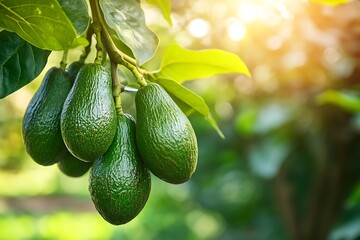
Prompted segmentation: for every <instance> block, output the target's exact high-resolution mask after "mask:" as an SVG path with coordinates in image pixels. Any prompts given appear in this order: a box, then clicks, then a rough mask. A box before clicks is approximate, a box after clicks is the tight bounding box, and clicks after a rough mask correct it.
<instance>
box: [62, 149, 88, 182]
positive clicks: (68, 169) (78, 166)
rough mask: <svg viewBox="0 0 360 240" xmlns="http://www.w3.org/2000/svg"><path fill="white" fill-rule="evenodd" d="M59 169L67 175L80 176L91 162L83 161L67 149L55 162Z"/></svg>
mask: <svg viewBox="0 0 360 240" xmlns="http://www.w3.org/2000/svg"><path fill="white" fill-rule="evenodd" d="M57 165H58V167H59V169H60V171H61V172H62V173H64V174H65V175H67V176H69V177H81V176H83V175H84V174H85V173H86V172H87V171H89V169H90V168H91V165H92V162H84V161H81V160H79V159H77V158H76V157H74V156H73V155H72V154H71V153H70V152H69V151H66V154H65V156H64V157H63V158H62V159H61V160H60V161H59V162H58V163H57Z"/></svg>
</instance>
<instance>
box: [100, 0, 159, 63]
mask: <svg viewBox="0 0 360 240" xmlns="http://www.w3.org/2000/svg"><path fill="white" fill-rule="evenodd" d="M100 6H101V9H102V11H103V13H104V18H105V21H106V23H107V25H108V26H109V27H110V28H112V29H114V30H115V31H116V33H117V36H118V37H119V38H120V40H121V41H122V42H123V43H125V45H126V46H128V47H129V48H130V49H131V51H132V52H133V54H134V56H135V58H136V60H137V61H138V63H139V65H142V64H144V63H145V62H146V61H148V60H149V59H150V58H151V57H152V56H153V55H154V53H155V51H156V49H157V47H158V43H159V39H158V37H157V36H156V35H155V33H153V32H152V31H151V30H150V29H149V28H148V27H147V26H146V23H145V16H144V12H143V10H142V9H141V6H140V4H139V3H138V2H137V1H136V0H123V1H113V0H100Z"/></svg>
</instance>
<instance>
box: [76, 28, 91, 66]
mask: <svg viewBox="0 0 360 240" xmlns="http://www.w3.org/2000/svg"><path fill="white" fill-rule="evenodd" d="M93 35H94V28H93V25H92V24H91V25H90V26H89V28H88V30H87V32H86V39H87V40H88V42H89V45H87V46H86V47H85V49H84V52H83V53H82V54H81V56H80V59H79V62H81V63H85V60H86V58H87V56H88V55H89V53H90V50H91V43H92V36H93Z"/></svg>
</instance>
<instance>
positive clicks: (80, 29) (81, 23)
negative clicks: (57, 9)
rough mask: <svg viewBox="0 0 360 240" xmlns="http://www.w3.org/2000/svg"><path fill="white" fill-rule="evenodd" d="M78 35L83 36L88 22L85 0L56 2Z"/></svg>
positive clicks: (60, 0) (59, 0)
mask: <svg viewBox="0 0 360 240" xmlns="http://www.w3.org/2000/svg"><path fill="white" fill-rule="evenodd" d="M58 2H59V3H60V5H61V7H62V9H63V10H64V12H65V13H66V15H67V17H68V18H69V19H70V20H71V22H72V24H73V26H74V28H75V29H76V32H77V34H78V35H81V34H83V33H84V32H85V31H86V29H87V27H88V25H89V22H90V17H89V13H88V5H87V3H86V0H58Z"/></svg>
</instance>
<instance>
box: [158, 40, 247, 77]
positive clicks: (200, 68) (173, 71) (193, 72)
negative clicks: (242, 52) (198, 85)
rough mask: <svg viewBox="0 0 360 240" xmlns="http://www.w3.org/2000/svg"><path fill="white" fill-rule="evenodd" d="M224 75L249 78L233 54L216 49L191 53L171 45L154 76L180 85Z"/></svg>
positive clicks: (243, 64) (241, 63)
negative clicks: (172, 80)
mask: <svg viewBox="0 0 360 240" xmlns="http://www.w3.org/2000/svg"><path fill="white" fill-rule="evenodd" d="M224 73H240V74H245V75H247V76H250V73H249V70H248V69H247V67H246V65H245V63H244V62H243V61H242V60H241V59H240V58H239V57H238V56H237V55H235V54H233V53H230V52H226V51H223V50H218V49H211V50H203V51H192V50H186V49H184V48H182V47H180V46H178V45H171V46H169V47H168V48H167V49H166V50H165V53H164V55H163V59H162V63H161V68H160V70H159V71H158V72H156V73H155V75H156V77H158V78H171V79H175V80H176V81H177V82H180V83H181V82H184V81H187V80H193V79H197V78H203V77H209V76H212V75H217V74H224Z"/></svg>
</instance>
